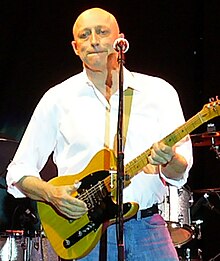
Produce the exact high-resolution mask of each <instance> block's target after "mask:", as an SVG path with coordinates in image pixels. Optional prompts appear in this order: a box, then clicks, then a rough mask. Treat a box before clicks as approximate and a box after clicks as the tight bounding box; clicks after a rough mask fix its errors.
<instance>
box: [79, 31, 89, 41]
mask: <svg viewBox="0 0 220 261" xmlns="http://www.w3.org/2000/svg"><path fill="white" fill-rule="evenodd" d="M88 36H89V32H84V33H81V34H80V35H79V38H81V39H86V38H87V37H88Z"/></svg>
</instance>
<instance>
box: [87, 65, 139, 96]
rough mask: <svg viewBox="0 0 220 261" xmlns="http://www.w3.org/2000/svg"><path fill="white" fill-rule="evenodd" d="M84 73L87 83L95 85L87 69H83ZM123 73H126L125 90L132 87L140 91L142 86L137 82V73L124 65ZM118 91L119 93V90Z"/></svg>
mask: <svg viewBox="0 0 220 261" xmlns="http://www.w3.org/2000/svg"><path fill="white" fill-rule="evenodd" d="M82 75H83V77H84V79H85V82H86V84H88V85H89V86H92V87H94V84H93V83H92V82H91V81H90V80H89V78H88V76H87V74H86V70H85V69H83V72H82ZM123 75H124V88H123V90H124V91H125V90H126V89H127V88H128V87H130V88H132V89H133V90H136V91H140V88H139V87H138V85H137V83H136V82H135V73H133V72H130V71H129V70H128V69H127V68H125V67H123ZM116 93H118V91H117V92H116Z"/></svg>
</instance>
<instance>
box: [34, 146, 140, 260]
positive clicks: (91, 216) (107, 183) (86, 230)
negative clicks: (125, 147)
mask: <svg viewBox="0 0 220 261" xmlns="http://www.w3.org/2000/svg"><path fill="white" fill-rule="evenodd" d="M115 169H116V159H115V156H114V153H113V152H112V151H111V150H107V149H103V150H101V151H99V152H98V153H97V154H96V155H95V156H94V157H93V159H92V160H91V161H90V163H89V164H88V166H87V167H86V168H85V169H84V170H83V171H82V172H81V173H79V174H76V175H67V176H60V177H56V178H53V179H52V180H50V181H49V183H51V184H53V185H55V186H63V185H71V184H74V182H75V181H76V180H79V181H81V182H82V184H81V186H80V189H82V188H83V187H85V189H86V190H85V191H86V193H88V197H87V199H86V200H88V198H89V197H91V198H92V201H93V200H95V199H94V198H93V197H96V195H95V194H96V192H97V188H99V187H100V185H98V186H97V183H98V184H99V182H102V185H101V187H102V189H103V191H102V193H103V195H104V196H103V198H102V199H98V198H97V202H96V204H93V206H90V205H91V202H86V200H84V201H85V202H86V203H87V206H88V208H89V212H88V214H85V215H84V216H83V217H81V218H80V219H76V220H68V219H67V218H65V217H63V216H62V215H61V214H60V213H57V212H56V210H55V209H54V208H53V207H51V206H50V205H48V204H46V203H43V202H38V203H37V205H38V212H39V216H40V219H41V223H42V225H43V228H44V231H45V233H46V236H47V238H48V239H49V241H50V243H51V245H52V247H53V249H54V250H55V252H56V253H57V254H58V255H59V256H60V257H62V258H64V259H76V258H82V257H83V256H85V255H87V254H88V253H89V252H90V251H91V250H92V249H93V248H94V247H95V246H96V244H97V243H98V241H99V240H100V238H101V235H102V233H103V232H104V230H105V229H106V228H107V227H108V226H109V225H111V224H112V223H114V222H115V218H116V213H117V205H116V204H115V203H114V202H113V201H114V200H112V196H111V191H114V190H115V189H112V188H111V178H110V174H109V172H111V171H113V172H115ZM109 170H110V171H109ZM87 179H88V180H87ZM92 182H94V184H93V187H91V188H90V186H91V184H92ZM92 188H94V191H93V189H92ZM80 189H78V191H79V190H80ZM83 193H84V191H82V194H83ZM86 193H84V196H83V197H85V196H87V194H86ZM72 196H73V197H78V196H79V195H78V192H76V193H74V194H73V195H72ZM79 198H80V197H79ZM137 211H138V204H137V203H126V204H124V218H125V219H128V218H130V217H132V216H133V215H134V214H136V212H137ZM96 212H97V213H98V214H97V213H96ZM71 236H72V238H71V239H70V241H71V240H72V243H71V246H68V247H65V243H66V241H65V240H69V238H70V237H71Z"/></svg>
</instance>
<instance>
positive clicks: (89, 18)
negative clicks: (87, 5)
mask: <svg viewBox="0 0 220 261" xmlns="http://www.w3.org/2000/svg"><path fill="white" fill-rule="evenodd" d="M92 23H96V24H97V23H105V24H109V25H111V26H112V27H113V29H114V30H116V31H117V33H119V26H118V23H117V21H116V18H115V17H114V16H113V15H112V14H111V13H109V12H107V11H105V10H103V9H101V8H91V9H88V10H86V11H84V12H82V13H81V14H80V15H79V16H78V17H77V19H76V21H75V23H74V25H73V36H74V38H76V36H77V32H78V31H79V30H80V28H81V27H82V26H85V25H86V24H87V25H88V26H91V24H92Z"/></svg>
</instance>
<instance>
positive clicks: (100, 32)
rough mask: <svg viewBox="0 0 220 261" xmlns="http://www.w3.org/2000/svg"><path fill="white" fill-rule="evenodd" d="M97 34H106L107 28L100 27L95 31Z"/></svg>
mask: <svg viewBox="0 0 220 261" xmlns="http://www.w3.org/2000/svg"><path fill="white" fill-rule="evenodd" d="M97 34H101V35H106V34H108V30H105V29H100V30H98V31H97Z"/></svg>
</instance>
